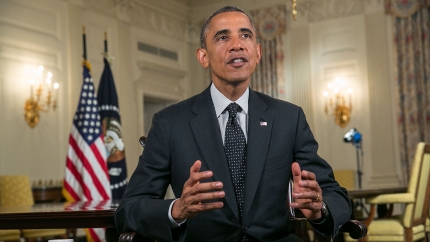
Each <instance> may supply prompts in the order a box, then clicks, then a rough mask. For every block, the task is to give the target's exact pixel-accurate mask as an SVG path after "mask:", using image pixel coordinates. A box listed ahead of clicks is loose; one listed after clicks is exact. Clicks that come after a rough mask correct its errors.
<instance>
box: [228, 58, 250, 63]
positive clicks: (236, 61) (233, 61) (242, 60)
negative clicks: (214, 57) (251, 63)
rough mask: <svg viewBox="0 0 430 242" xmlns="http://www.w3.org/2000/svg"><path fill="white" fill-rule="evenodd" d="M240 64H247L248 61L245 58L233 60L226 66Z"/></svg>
mask: <svg viewBox="0 0 430 242" xmlns="http://www.w3.org/2000/svg"><path fill="white" fill-rule="evenodd" d="M242 62H248V61H247V60H246V59H245V58H233V59H231V60H230V61H229V62H228V64H234V63H242Z"/></svg>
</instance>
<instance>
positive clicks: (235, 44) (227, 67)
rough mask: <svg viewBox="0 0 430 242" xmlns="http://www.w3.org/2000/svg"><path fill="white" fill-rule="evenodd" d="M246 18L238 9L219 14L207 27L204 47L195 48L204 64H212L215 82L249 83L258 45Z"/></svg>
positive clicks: (257, 53)
mask: <svg viewBox="0 0 430 242" xmlns="http://www.w3.org/2000/svg"><path fill="white" fill-rule="evenodd" d="M256 37H257V36H256V33H255V32H254V28H253V27H252V24H251V22H250V20H249V19H248V17H247V16H246V15H245V14H243V13H241V12H226V13H220V14H218V15H216V16H214V17H213V18H212V20H211V21H210V23H209V26H208V28H207V30H206V48H205V49H199V50H198V51H197V58H198V59H199V62H200V63H201V65H202V66H203V67H205V68H206V67H208V66H210V67H211V71H212V81H213V82H214V83H215V84H217V83H218V84H221V85H229V84H235V85H237V84H239V83H242V82H248V84H249V78H250V76H251V74H252V73H253V72H254V70H255V67H256V65H257V63H258V62H259V61H260V58H261V46H260V44H257V40H256Z"/></svg>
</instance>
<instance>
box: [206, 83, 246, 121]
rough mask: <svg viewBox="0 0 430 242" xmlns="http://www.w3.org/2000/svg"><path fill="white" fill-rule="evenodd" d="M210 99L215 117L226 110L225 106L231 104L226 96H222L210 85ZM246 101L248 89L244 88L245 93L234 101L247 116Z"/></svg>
mask: <svg viewBox="0 0 430 242" xmlns="http://www.w3.org/2000/svg"><path fill="white" fill-rule="evenodd" d="M210 91H211V97H212V102H213V103H214V106H215V113H216V116H217V117H219V116H220V115H221V113H222V112H224V110H225V109H226V108H227V106H228V105H229V104H230V103H232V102H233V101H231V100H230V99H228V98H227V97H226V96H224V95H223V94H222V93H221V92H220V91H219V90H218V89H217V88H216V87H215V85H214V84H213V83H212V85H211V89H210ZM248 99H249V87H247V88H246V91H245V92H244V93H243V94H242V96H241V97H240V98H239V99H237V100H236V101H235V103H237V104H238V105H239V106H240V107H241V108H242V110H243V111H244V112H245V113H246V114H248Z"/></svg>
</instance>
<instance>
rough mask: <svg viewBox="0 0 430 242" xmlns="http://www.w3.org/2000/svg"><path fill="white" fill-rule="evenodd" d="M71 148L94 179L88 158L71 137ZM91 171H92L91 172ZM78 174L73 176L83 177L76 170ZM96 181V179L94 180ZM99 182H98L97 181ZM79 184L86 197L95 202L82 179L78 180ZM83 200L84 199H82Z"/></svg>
mask: <svg viewBox="0 0 430 242" xmlns="http://www.w3.org/2000/svg"><path fill="white" fill-rule="evenodd" d="M69 144H70V146H71V147H72V148H73V150H74V151H75V153H76V156H77V157H78V158H79V159H78V160H80V161H81V162H82V165H83V166H84V167H85V169H86V170H87V172H88V173H89V174H90V175H91V177H92V178H93V175H92V174H91V173H93V171H92V167H91V165H90V164H89V162H88V160H87V157H86V156H85V155H84V153H83V152H82V150H81V149H80V147H79V146H78V144H77V143H76V140H75V139H74V138H73V137H72V136H70V141H69ZM89 169H90V170H89ZM75 172H76V173H73V175H74V176H75V177H76V175H78V176H79V177H81V176H80V175H81V174H80V173H79V172H78V171H77V170H76V169H75ZM93 179H94V178H93ZM97 181H98V180H97ZM78 182H79V184H80V185H81V187H82V190H83V191H84V195H85V197H86V198H87V200H89V201H91V200H93V198H92V196H91V191H90V189H89V188H88V187H87V186H86V184H85V182H84V181H83V179H82V177H81V179H80V180H78ZM81 200H82V199H81Z"/></svg>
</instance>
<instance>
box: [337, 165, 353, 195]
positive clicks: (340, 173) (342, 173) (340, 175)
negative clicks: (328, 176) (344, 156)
mask: <svg viewBox="0 0 430 242" xmlns="http://www.w3.org/2000/svg"><path fill="white" fill-rule="evenodd" d="M333 174H334V178H335V179H336V181H337V182H338V183H339V185H340V186H341V187H343V188H345V189H347V190H354V189H355V171H354V170H353V169H347V170H333Z"/></svg>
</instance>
